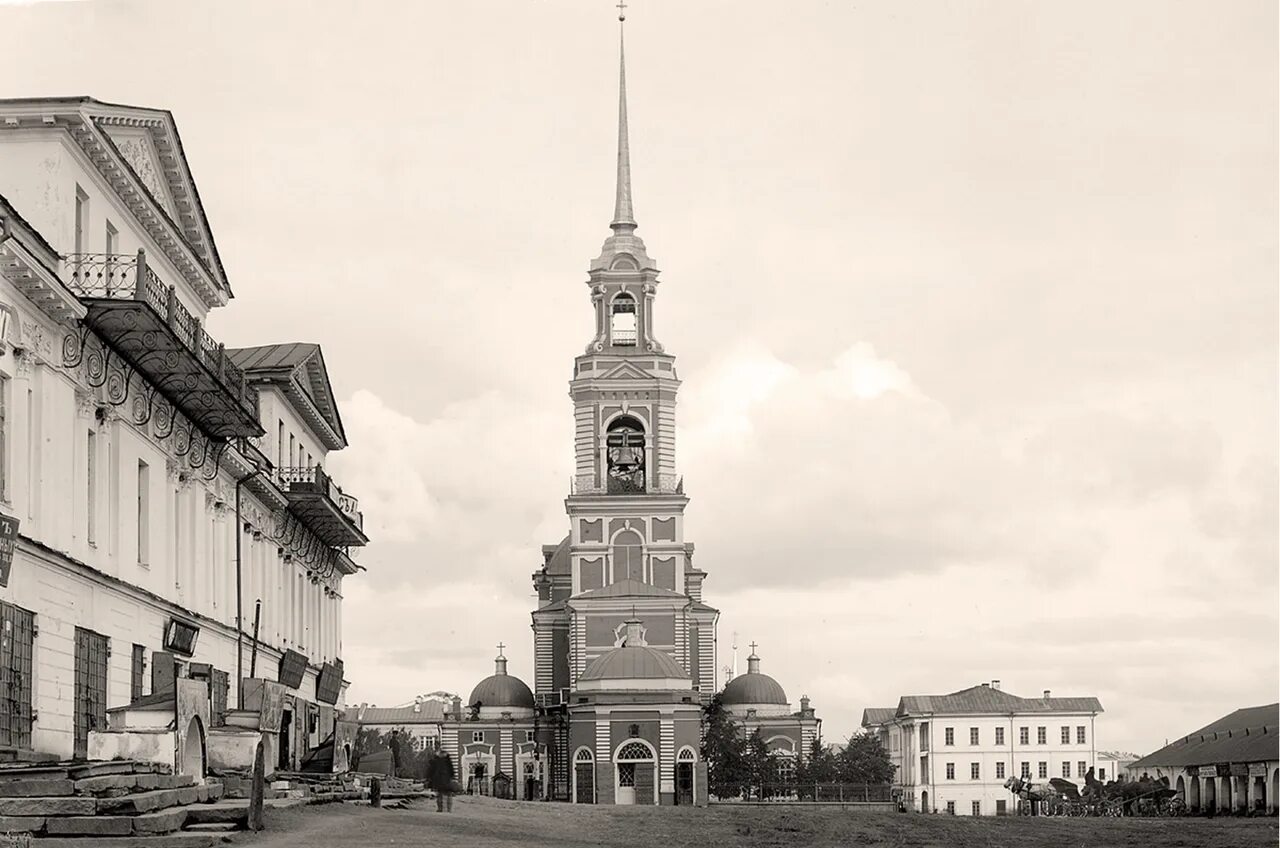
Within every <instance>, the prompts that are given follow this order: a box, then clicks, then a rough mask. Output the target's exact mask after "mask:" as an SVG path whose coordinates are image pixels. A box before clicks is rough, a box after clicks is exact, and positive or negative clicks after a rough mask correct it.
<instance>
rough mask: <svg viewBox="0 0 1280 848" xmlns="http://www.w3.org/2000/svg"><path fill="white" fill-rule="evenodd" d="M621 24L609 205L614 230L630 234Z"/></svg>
mask: <svg viewBox="0 0 1280 848" xmlns="http://www.w3.org/2000/svg"><path fill="white" fill-rule="evenodd" d="M626 8H627V4H626V3H625V2H619V3H618V20H619V21H625V20H626V19H627V16H626ZM622 29H623V28H622V26H619V27H618V189H617V197H616V199H615V202H614V205H613V222H612V223H610V224H609V226H610V227H612V228H613V229H614V231H615V232H619V233H630V232H631V231H632V230H634V229H635V228H636V220H635V213H634V212H633V211H632V209H631V143H630V140H629V139H628V137H627V57H626V43H625V39H624V38H623V33H622Z"/></svg>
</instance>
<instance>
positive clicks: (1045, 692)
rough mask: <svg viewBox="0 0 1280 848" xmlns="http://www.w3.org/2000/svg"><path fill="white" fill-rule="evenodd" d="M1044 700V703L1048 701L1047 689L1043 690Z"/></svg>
mask: <svg viewBox="0 0 1280 848" xmlns="http://www.w3.org/2000/svg"><path fill="white" fill-rule="evenodd" d="M1044 699H1045V700H1046V701H1047V700H1049V690H1048V689H1046V690H1044Z"/></svg>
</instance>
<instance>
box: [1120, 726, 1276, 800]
mask: <svg viewBox="0 0 1280 848" xmlns="http://www.w3.org/2000/svg"><path fill="white" fill-rule="evenodd" d="M1278 734H1280V703H1277V704H1268V705H1266V706H1263V707H1245V708H1243V709H1239V710H1236V711H1235V712H1233V713H1230V714H1228V715H1225V716H1223V717H1222V718H1220V719H1218V720H1217V721H1214V722H1210V723H1209V724H1207V725H1205V726H1204V727H1202V728H1200V729H1199V730H1196V731H1192V732H1191V733H1188V734H1187V735H1186V736H1183V737H1182V738H1181V739H1176V740H1174V741H1173V742H1170V743H1169V744H1168V745H1165V746H1164V747H1163V748H1161V749H1160V750H1158V751H1155V752H1153V753H1150V754H1147V755H1146V756H1145V757H1142V758H1140V759H1138V760H1135V761H1134V762H1132V763H1130V764H1129V767H1128V773H1129V774H1130V775H1131V776H1133V777H1141V776H1142V775H1144V774H1145V775H1147V776H1149V777H1154V778H1157V779H1158V778H1161V777H1165V778H1168V779H1169V786H1170V787H1171V788H1173V789H1176V790H1177V791H1178V794H1179V795H1180V796H1181V797H1182V800H1183V802H1184V803H1185V804H1186V805H1187V807H1188V808H1190V809H1192V810H1196V811H1200V812H1224V813H1225V812H1244V811H1256V810H1265V811H1267V812H1269V813H1275V812H1276V809H1277V807H1276V799H1277V797H1280V735H1278Z"/></svg>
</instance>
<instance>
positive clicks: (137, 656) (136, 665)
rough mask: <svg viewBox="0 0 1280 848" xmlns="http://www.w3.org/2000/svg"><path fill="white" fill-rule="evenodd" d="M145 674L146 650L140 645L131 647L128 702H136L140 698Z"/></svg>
mask: <svg viewBox="0 0 1280 848" xmlns="http://www.w3.org/2000/svg"><path fill="white" fill-rule="evenodd" d="M146 673H147V649H146V648H144V647H143V646H142V645H134V646H133V656H132V658H131V659H130V661H129V700H130V701H137V700H138V699H139V698H141V697H142V681H143V680H144V679H145V678H146Z"/></svg>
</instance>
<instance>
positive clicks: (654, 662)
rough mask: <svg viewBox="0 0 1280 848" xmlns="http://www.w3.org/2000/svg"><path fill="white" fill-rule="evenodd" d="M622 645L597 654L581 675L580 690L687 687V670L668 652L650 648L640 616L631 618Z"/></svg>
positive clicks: (579, 679) (690, 685)
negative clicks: (645, 638) (645, 639)
mask: <svg viewBox="0 0 1280 848" xmlns="http://www.w3.org/2000/svg"><path fill="white" fill-rule="evenodd" d="M626 628H627V632H626V635H625V636H624V637H623V641H622V644H621V645H620V646H619V647H617V648H614V649H613V650H612V651H609V652H608V653H605V654H601V655H600V656H598V657H596V658H595V659H594V660H592V661H591V662H590V663H588V664H587V667H586V668H585V669H584V670H583V672H582V674H581V675H579V677H578V688H579V689H608V688H616V689H676V688H678V689H688V688H691V687H692V685H693V682H692V680H691V679H690V677H689V674H688V672H686V671H685V670H684V669H683V668H681V667H680V663H678V662H676V661H675V659H674V658H673V657H672V656H671V655H670V654H668V653H666V652H665V651H660V650H658V649H657V648H650V647H649V645H648V643H646V642H645V641H644V633H643V630H642V629H641V626H640V621H639V620H637V619H628V620H627V622H626Z"/></svg>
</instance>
